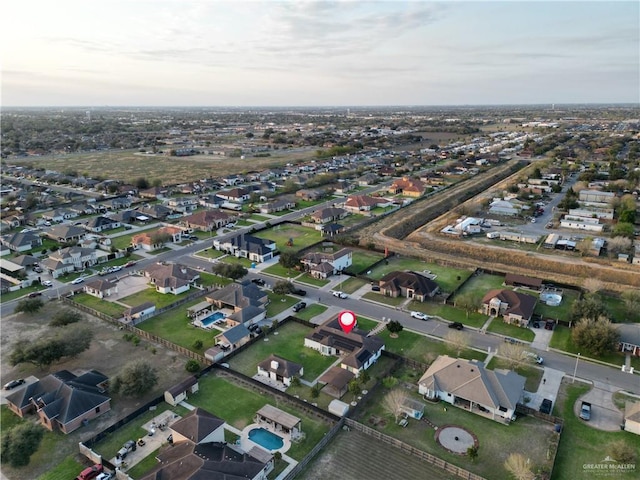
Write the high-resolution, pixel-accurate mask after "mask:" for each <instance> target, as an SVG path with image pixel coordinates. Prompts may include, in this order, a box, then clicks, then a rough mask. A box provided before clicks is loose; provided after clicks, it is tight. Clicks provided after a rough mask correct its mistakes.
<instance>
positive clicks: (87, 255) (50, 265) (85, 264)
mask: <svg viewBox="0 0 640 480" xmlns="http://www.w3.org/2000/svg"><path fill="white" fill-rule="evenodd" d="M96 262H97V256H96V251H95V249H93V248H83V247H67V248H63V249H60V250H56V251H55V252H52V253H50V254H49V257H48V258H45V259H44V260H42V261H41V262H40V265H41V266H42V268H44V269H45V270H47V271H48V272H49V273H50V274H51V275H53V278H58V277H59V276H60V275H64V274H65V273H70V272H75V271H79V270H85V269H86V268H89V267H92V266H93V265H95V264H96Z"/></svg>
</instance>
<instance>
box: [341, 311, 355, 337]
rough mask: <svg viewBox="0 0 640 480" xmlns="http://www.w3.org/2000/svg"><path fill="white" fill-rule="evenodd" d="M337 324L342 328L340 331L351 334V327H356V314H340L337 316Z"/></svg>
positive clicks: (345, 312) (348, 312) (346, 312)
mask: <svg viewBox="0 0 640 480" xmlns="http://www.w3.org/2000/svg"><path fill="white" fill-rule="evenodd" d="M338 323H339V324H340V326H341V327H342V330H343V331H344V332H345V333H347V334H349V333H351V330H353V327H355V326H356V314H355V313H353V312H350V311H349V310H345V311H344V312H340V314H339V315H338Z"/></svg>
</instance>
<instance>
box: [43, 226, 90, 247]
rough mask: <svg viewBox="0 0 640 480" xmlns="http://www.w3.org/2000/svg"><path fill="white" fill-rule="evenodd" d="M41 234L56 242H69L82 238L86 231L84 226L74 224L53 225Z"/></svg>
mask: <svg viewBox="0 0 640 480" xmlns="http://www.w3.org/2000/svg"><path fill="white" fill-rule="evenodd" d="M43 234H44V235H45V236H47V237H49V238H51V239H52V240H55V241H56V242H60V243H69V242H74V241H79V240H82V239H83V238H84V237H85V235H86V234H87V232H86V230H85V229H84V228H80V227H76V226H75V225H55V226H53V227H51V228H49V229H48V230H45V231H44V232H43Z"/></svg>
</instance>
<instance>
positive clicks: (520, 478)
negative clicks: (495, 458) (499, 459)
mask: <svg viewBox="0 0 640 480" xmlns="http://www.w3.org/2000/svg"><path fill="white" fill-rule="evenodd" d="M504 468H506V469H507V470H508V471H509V472H510V473H511V475H513V477H514V478H515V479H516V480H534V479H535V478H536V476H535V475H534V474H533V472H532V471H531V468H530V467H529V460H527V459H526V458H524V455H522V454H520V453H512V454H511V455H509V457H507V460H506V461H505V462H504Z"/></svg>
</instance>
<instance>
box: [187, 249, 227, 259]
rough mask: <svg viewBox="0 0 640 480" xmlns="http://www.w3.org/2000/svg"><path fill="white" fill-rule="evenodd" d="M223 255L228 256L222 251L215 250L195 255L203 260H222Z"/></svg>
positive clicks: (206, 250)
mask: <svg viewBox="0 0 640 480" xmlns="http://www.w3.org/2000/svg"><path fill="white" fill-rule="evenodd" d="M223 255H226V253H225V252H223V251H221V250H216V249H215V248H205V249H204V250H200V251H199V252H196V253H195V256H196V257H202V258H220V257H221V256H223Z"/></svg>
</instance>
